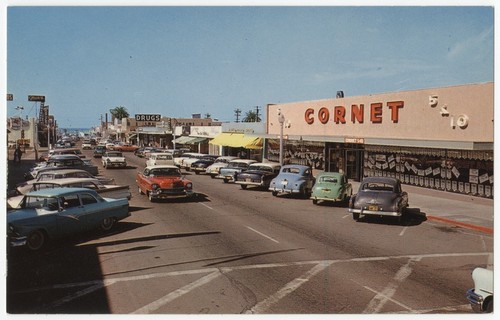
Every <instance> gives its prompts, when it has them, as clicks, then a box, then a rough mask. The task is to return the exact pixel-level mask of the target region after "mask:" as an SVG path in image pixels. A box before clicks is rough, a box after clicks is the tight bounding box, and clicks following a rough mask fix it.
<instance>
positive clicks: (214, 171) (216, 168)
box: [205, 156, 238, 179]
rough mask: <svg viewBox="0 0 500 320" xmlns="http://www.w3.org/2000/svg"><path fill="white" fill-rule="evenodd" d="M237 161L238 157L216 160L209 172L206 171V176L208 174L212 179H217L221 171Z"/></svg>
mask: <svg viewBox="0 0 500 320" xmlns="http://www.w3.org/2000/svg"><path fill="white" fill-rule="evenodd" d="M235 159H238V157H233V156H221V157H218V158H217V159H215V162H214V163H213V164H212V165H210V166H208V168H207V170H206V171H205V173H206V174H208V175H209V176H210V177H211V178H212V179H214V178H216V177H217V176H218V175H219V174H220V169H221V168H224V167H227V164H228V163H229V162H231V161H233V160H235Z"/></svg>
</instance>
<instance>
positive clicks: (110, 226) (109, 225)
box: [101, 217, 116, 231]
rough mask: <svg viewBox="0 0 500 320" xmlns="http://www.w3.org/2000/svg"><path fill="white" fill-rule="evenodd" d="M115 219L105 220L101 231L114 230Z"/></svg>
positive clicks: (102, 222)
mask: <svg viewBox="0 0 500 320" xmlns="http://www.w3.org/2000/svg"><path fill="white" fill-rule="evenodd" d="M115 221H116V220H115V218H113V217H110V218H104V219H102V221H101V230H102V231H109V230H111V229H113V226H114V225H115Z"/></svg>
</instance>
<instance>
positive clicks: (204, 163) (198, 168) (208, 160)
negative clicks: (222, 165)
mask: <svg viewBox="0 0 500 320" xmlns="http://www.w3.org/2000/svg"><path fill="white" fill-rule="evenodd" d="M215 159H217V156H205V157H203V158H201V159H198V160H196V161H195V162H193V163H191V168H190V170H189V171H193V172H194V173H195V174H200V173H205V172H206V171H207V168H208V167H209V166H211V165H212V164H213V163H214V162H215Z"/></svg>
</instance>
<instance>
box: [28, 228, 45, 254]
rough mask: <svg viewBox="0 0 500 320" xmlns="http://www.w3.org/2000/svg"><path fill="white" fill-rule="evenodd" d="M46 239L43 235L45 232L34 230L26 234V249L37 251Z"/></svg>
mask: <svg viewBox="0 0 500 320" xmlns="http://www.w3.org/2000/svg"><path fill="white" fill-rule="evenodd" d="M46 240H47V236H46V235H45V232H43V231H42V230H35V231H32V232H31V233H30V234H29V235H28V238H27V239H26V245H27V246H28V249H30V250H32V251H37V250H40V249H41V248H43V246H44V245H45V242H46Z"/></svg>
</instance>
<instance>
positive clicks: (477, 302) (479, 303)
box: [467, 289, 484, 313]
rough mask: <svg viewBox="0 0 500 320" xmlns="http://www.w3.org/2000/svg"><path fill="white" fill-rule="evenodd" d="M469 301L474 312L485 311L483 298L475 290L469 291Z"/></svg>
mask: <svg viewBox="0 0 500 320" xmlns="http://www.w3.org/2000/svg"><path fill="white" fill-rule="evenodd" d="M467 300H469V303H470V305H471V307H472V310H473V311H474V312H478V313H479V312H482V311H483V301H484V299H483V297H482V296H480V295H478V294H477V293H475V292H474V289H469V290H467Z"/></svg>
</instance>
